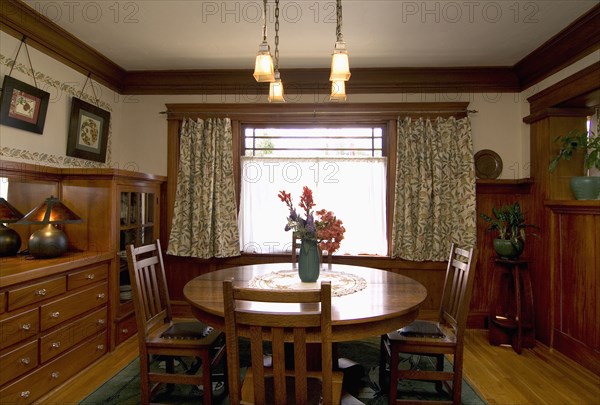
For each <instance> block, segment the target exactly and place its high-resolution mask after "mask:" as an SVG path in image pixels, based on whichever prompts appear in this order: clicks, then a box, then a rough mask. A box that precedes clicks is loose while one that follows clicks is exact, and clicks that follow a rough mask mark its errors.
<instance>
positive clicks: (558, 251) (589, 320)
mask: <svg viewBox="0 0 600 405" xmlns="http://www.w3.org/2000/svg"><path fill="white" fill-rule="evenodd" d="M546 205H547V206H548V207H549V208H550V209H551V210H552V216H551V218H550V229H551V231H552V233H551V237H550V243H551V245H550V251H551V252H552V253H553V254H552V255H551V257H550V260H551V266H550V267H551V274H550V284H551V290H550V296H551V300H550V301H551V302H552V306H551V307H550V325H551V336H550V342H551V344H550V345H551V347H554V348H556V349H557V350H559V351H560V352H562V353H565V354H567V355H568V356H569V357H571V358H573V359H575V360H576V361H577V362H578V363H580V364H583V365H584V366H586V367H587V368H589V369H590V370H592V371H593V372H595V373H596V374H599V375H600V201H548V202H547V203H546Z"/></svg>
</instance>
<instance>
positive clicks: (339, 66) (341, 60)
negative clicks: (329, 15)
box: [329, 0, 350, 101]
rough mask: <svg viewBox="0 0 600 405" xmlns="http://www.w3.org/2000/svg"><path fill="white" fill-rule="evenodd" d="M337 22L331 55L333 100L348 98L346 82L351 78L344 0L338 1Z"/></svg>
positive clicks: (331, 98) (330, 77)
mask: <svg viewBox="0 0 600 405" xmlns="http://www.w3.org/2000/svg"><path fill="white" fill-rule="evenodd" d="M336 16H337V24H336V28H335V34H336V42H335V47H334V49H333V55H332V57H331V75H330V76H329V80H330V81H331V97H330V100H332V101H344V100H346V85H345V83H344V82H346V81H348V80H349V79H350V63H349V62H348V50H347V49H346V42H344V37H343V36H342V0H337V2H336ZM340 83H341V84H340Z"/></svg>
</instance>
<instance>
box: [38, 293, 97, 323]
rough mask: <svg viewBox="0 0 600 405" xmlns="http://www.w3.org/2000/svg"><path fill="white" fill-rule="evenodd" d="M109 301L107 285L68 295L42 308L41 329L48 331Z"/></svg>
mask: <svg viewBox="0 0 600 405" xmlns="http://www.w3.org/2000/svg"><path fill="white" fill-rule="evenodd" d="M107 301H108V294H107V286H106V283H102V284H99V285H96V286H95V287H91V288H88V289H86V290H83V291H80V292H77V293H74V294H71V295H67V296H66V297H64V298H60V299H57V300H56V301H53V302H50V303H48V304H44V305H42V306H41V307H40V311H41V313H40V329H41V330H46V329H48V328H51V327H53V326H56V325H58V324H60V323H62V322H64V321H66V320H68V319H71V318H73V317H74V316H77V315H80V314H83V313H84V312H86V311H89V310H90V309H93V308H95V307H98V306H100V305H106V303H107Z"/></svg>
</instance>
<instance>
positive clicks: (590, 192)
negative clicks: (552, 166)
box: [571, 176, 600, 200]
mask: <svg viewBox="0 0 600 405" xmlns="http://www.w3.org/2000/svg"><path fill="white" fill-rule="evenodd" d="M571 191H572V192H573V195H574V196H575V199H577V200H597V199H598V198H600V177H598V176H574V177H571Z"/></svg>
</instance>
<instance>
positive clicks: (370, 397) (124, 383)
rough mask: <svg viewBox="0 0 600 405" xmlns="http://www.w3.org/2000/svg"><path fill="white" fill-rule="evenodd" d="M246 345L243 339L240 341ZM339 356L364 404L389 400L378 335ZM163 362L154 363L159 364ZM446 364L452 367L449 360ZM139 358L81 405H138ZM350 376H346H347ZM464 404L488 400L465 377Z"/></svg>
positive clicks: (413, 392)
mask: <svg viewBox="0 0 600 405" xmlns="http://www.w3.org/2000/svg"><path fill="white" fill-rule="evenodd" d="M241 344H243V342H241ZM338 355H339V356H340V357H342V358H345V359H351V362H349V363H348V364H355V363H357V364H355V365H353V366H351V367H349V368H347V369H346V370H347V371H346V375H345V381H344V385H345V388H346V390H347V391H348V392H350V393H351V394H352V395H353V396H354V397H356V398H358V399H359V400H360V401H361V402H362V403H363V404H367V405H384V404H387V403H388V399H387V391H386V392H383V391H385V389H384V390H382V389H381V385H380V383H379V381H378V380H379V338H378V337H376V338H369V339H363V340H357V341H353V342H343V343H339V344H338ZM240 357H241V359H240V361H241V365H242V368H243V369H244V368H245V367H247V366H248V365H249V361H248V359H247V358H246V356H244V355H243V352H242V355H241V356H240ZM403 360H404V361H402V362H401V367H419V368H422V369H433V362H432V361H431V359H430V358H428V357H425V356H406V357H405V358H403ZM159 366H160V363H156V364H154V367H159ZM446 367H450V364H449V363H447V364H446ZM139 371H140V366H139V360H138V359H136V360H134V361H132V362H131V363H130V364H129V365H127V366H126V367H125V368H124V369H123V370H121V371H120V372H119V373H117V374H116V375H115V376H114V377H113V378H111V379H110V380H109V381H107V382H106V383H104V385H102V386H101V387H100V388H98V389H97V390H96V391H95V392H93V393H92V394H91V395H89V396H88V397H87V398H86V399H85V400H83V401H82V402H81V403H80V404H81V405H100V404H102V405H137V404H139V403H140V379H139ZM346 377H347V378H346ZM398 390H399V394H400V395H401V397H403V398H413V399H416V398H427V399H433V400H435V399H441V398H444V397H443V396H440V394H438V393H437V392H436V390H435V386H434V384H433V383H428V382H406V381H402V382H400V383H399V384H398ZM153 400H154V401H156V402H161V403H167V404H177V405H188V404H189V405H191V404H200V403H202V391H201V390H200V389H198V387H192V386H184V385H182V386H177V387H176V389H175V390H174V392H172V393H170V394H166V393H159V394H158V395H157V396H156V397H155V398H153ZM215 403H216V405H229V401H228V400H227V395H221V396H220V397H218V398H216V401H215ZM462 403H463V404H464V405H485V402H484V401H483V400H482V399H481V398H480V397H479V396H478V395H477V393H475V391H473V389H472V388H471V386H470V385H469V384H468V383H467V382H466V381H465V380H463V389H462Z"/></svg>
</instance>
